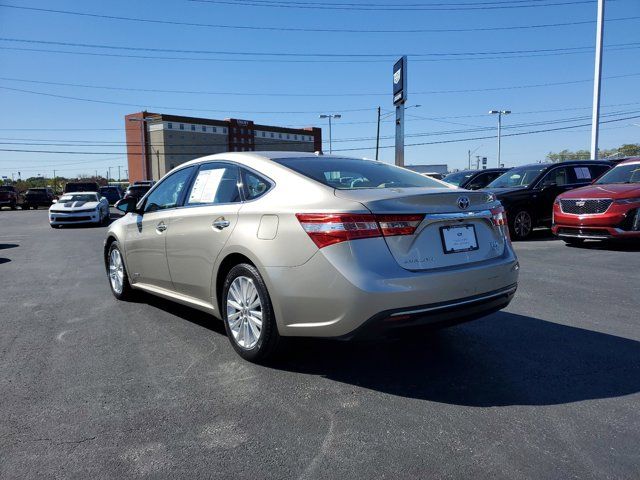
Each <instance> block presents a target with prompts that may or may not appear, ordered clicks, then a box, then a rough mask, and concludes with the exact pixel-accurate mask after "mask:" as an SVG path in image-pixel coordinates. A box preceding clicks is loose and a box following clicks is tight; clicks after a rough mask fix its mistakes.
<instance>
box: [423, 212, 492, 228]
mask: <svg viewBox="0 0 640 480" xmlns="http://www.w3.org/2000/svg"><path fill="white" fill-rule="evenodd" d="M474 218H480V219H487V220H490V219H491V210H478V211H475V212H453V213H428V214H426V215H425V216H424V222H426V224H427V225H428V224H430V223H437V222H450V221H454V220H470V219H474Z"/></svg>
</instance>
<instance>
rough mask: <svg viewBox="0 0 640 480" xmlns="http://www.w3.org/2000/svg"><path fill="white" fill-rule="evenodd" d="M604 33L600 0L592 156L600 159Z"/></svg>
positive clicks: (594, 82)
mask: <svg viewBox="0 0 640 480" xmlns="http://www.w3.org/2000/svg"><path fill="white" fill-rule="evenodd" d="M603 35H604V0H598V18H597V20H596V62H595V71H594V74H593V108H592V112H591V158H592V159H593V160H597V159H598V135H599V133H600V90H601V87H600V80H601V78H602V36H603Z"/></svg>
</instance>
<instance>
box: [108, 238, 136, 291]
mask: <svg viewBox="0 0 640 480" xmlns="http://www.w3.org/2000/svg"><path fill="white" fill-rule="evenodd" d="M107 277H108V279H109V286H110V287H111V293H113V296H114V297H116V298H117V299H118V300H129V299H131V298H132V297H133V295H134V290H133V288H131V285H130V284H129V276H128V275H127V269H126V267H125V264H124V255H122V251H121V250H120V245H118V242H113V243H112V244H111V245H109V250H108V253H107Z"/></svg>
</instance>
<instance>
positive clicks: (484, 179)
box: [442, 168, 509, 190]
mask: <svg viewBox="0 0 640 480" xmlns="http://www.w3.org/2000/svg"><path fill="white" fill-rule="evenodd" d="M507 170H509V169H508V168H485V169H484V170H463V171H461V172H455V173H450V174H449V175H447V176H446V177H444V178H443V179H442V180H444V181H445V182H447V183H450V184H451V185H455V186H456V187H460V188H466V189H467V190H479V189H481V188H484V187H486V186H487V185H489V184H490V183H491V182H493V181H494V180H495V179H496V178H498V177H499V176H500V175H502V174H503V173H504V172H506V171H507Z"/></svg>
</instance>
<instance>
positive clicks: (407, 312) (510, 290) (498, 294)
mask: <svg viewBox="0 0 640 480" xmlns="http://www.w3.org/2000/svg"><path fill="white" fill-rule="evenodd" d="M517 288H518V287H517V286H511V287H507V288H505V289H502V290H500V291H498V292H494V293H491V294H489V295H483V296H481V297H476V298H472V299H468V300H458V301H457V302H452V303H447V304H446V305H438V306H437V307H426V308H419V309H417V310H403V311H402V312H396V313H392V314H391V316H392V317H398V316H400V315H413V314H415V313H426V312H432V311H434V310H442V309H445V308H451V307H457V306H459V305H466V304H469V303H475V302H480V301H482V300H489V299H491V298H496V297H501V296H502V295H505V294H507V295H509V294H511V293H515V291H516V289H517Z"/></svg>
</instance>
